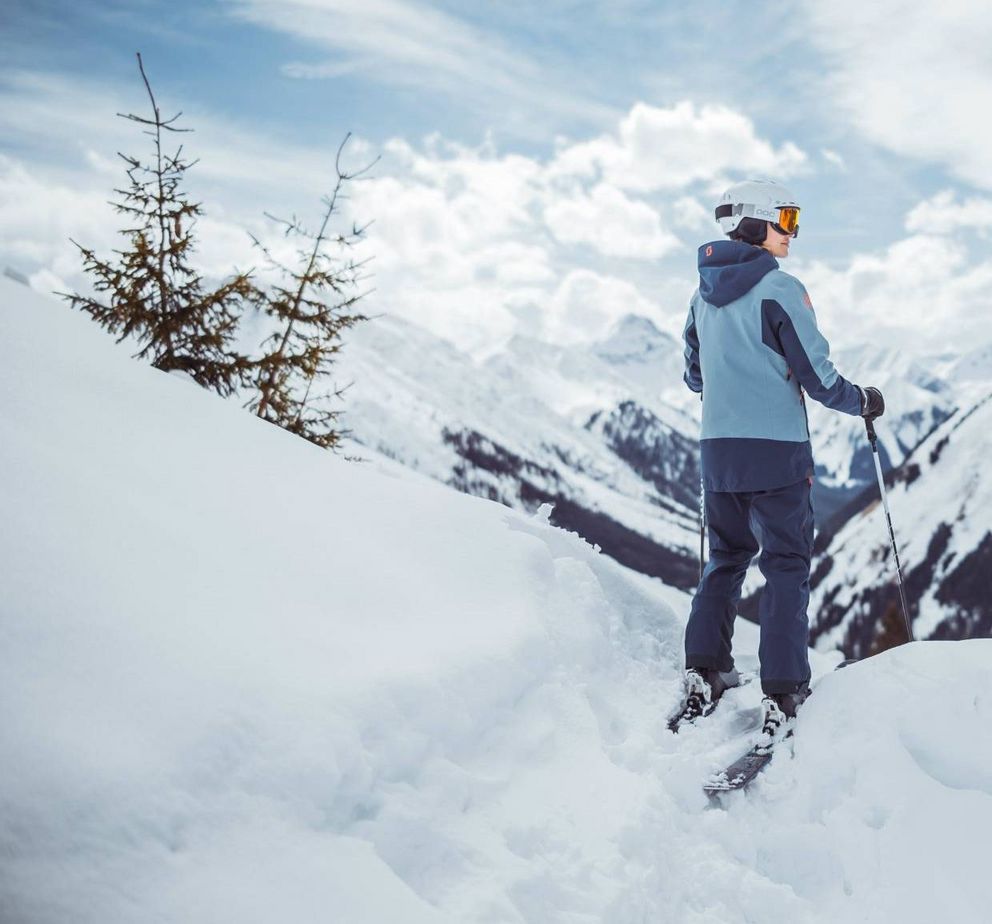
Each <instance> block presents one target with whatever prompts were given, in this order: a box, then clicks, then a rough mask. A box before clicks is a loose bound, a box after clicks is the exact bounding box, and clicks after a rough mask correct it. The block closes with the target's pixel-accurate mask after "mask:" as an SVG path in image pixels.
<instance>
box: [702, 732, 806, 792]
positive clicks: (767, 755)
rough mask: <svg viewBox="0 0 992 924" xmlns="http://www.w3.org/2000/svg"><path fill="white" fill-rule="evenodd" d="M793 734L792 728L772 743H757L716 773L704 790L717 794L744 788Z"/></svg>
mask: <svg viewBox="0 0 992 924" xmlns="http://www.w3.org/2000/svg"><path fill="white" fill-rule="evenodd" d="M791 736H792V729H789V731H788V732H787V733H786V734H785V735H784V736H783V737H782V739H781V740H780V741H776V742H775V743H774V744H772V745H767V744H756V745H754V747H752V748H751V750H749V751H748V752H747V753H746V754H742V755H741V756H740V757H738V758H737V760H735V761H734V762H733V763H732V764H731V765H730V766H729V767H727V768H726V769H724V770H721V771H720V772H719V773H716V774H714V775H713V776H712V777H711V778H710V780H709V781H708V782H707V783H706V785H705V786H703V792H705V793H706V794H707V795H710V796H715V795H717V794H718V793H721V792H732V791H733V790H736V789H744V788H745V787H746V786H747V785H748V783H750V782H751V780H753V779H754V778H755V777H756V776H757V775H758V774H759V773H760V772H761V771H762V770H764V769H765V767H767V766H768V764H769V763H771V759H772V757H774V756H775V748H776V747H777V746H778V745H779V744H781V742H782V741H786V740H788V739H789V738H790V737H791Z"/></svg>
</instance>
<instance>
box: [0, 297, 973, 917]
mask: <svg viewBox="0 0 992 924" xmlns="http://www.w3.org/2000/svg"><path fill="white" fill-rule="evenodd" d="M0 350H2V356H0V375H2V377H3V385H4V394H5V396H6V400H5V407H4V412H3V414H2V415H0V477H2V480H0V483H2V485H3V490H2V494H0V517H2V522H3V523H4V524H5V528H4V530H3V532H2V538H0V543H2V546H0V560H2V561H4V563H5V578H4V592H3V596H2V602H0V652H2V657H3V665H2V669H0V710H2V712H0V754H2V755H3V768H2V773H0V850H2V856H3V857H4V860H3V863H2V865H0V920H3V921H4V922H6V921H11V922H17V924H21V922H24V924H49V922H51V924H54V922H64V921H69V920H71V921H73V922H79V924H89V922H93V924H97V922H99V924H114V922H131V921H151V922H169V924H171V922H176V924H180V922H182V924H188V922H194V924H195V922H203V924H207V922H217V921H237V922H239V924H253V922H259V924H261V922H270V921H273V920H286V921H293V922H325V921H326V922H331V921H333V922H335V924H341V922H344V924H360V922H362V924H364V922H379V921H403V922H414V924H421V922H423V924H439V922H494V924H495V922H534V924H538V922H540V924H549V922H562V924H566V922H567V924H579V922H609V924H635V922H638V924H639V922H646V921H652V922H674V924H683V922H684V924H718V922H719V924H727V922H742V924H743V922H761V924H765V922H778V921H789V922H799V924H803V922H821V921H822V922H835V921H855V920H856V921H859V922H862V921H864V922H878V924H887V922H891V921H900V922H917V921H919V922H928V924H929V922H932V921H934V920H944V919H947V918H953V919H955V920H960V921H978V920H982V919H983V915H984V913H985V909H987V908H988V907H989V904H990V902H992V883H990V882H989V879H988V876H987V875H986V874H985V868H984V867H985V866H986V865H987V863H986V861H985V851H984V846H985V841H986V839H987V838H986V835H987V831H988V830H989V827H990V825H992V777H990V771H989V768H990V767H992V736H989V734H988V729H989V727H990V720H992V698H990V697H989V696H988V694H987V692H986V691H987V690H988V689H989V670H990V669H989V664H992V640H984V639H983V640H975V641H970V642H965V643H950V642H942V643H937V642H926V643H916V644H914V645H911V646H905V647H903V648H901V649H897V650H894V651H890V652H887V653H885V654H883V655H880V656H878V657H876V658H874V659H871V660H870V661H866V662H863V663H860V664H857V665H854V666H852V667H849V668H846V669H845V670H843V671H839V672H836V673H831V672H830V669H831V667H832V666H833V664H834V663H835V662H836V660H837V656H836V654H835V653H831V654H817V653H812V655H811V656H812V657H813V659H814V661H813V663H814V672H815V674H816V675H818V676H819V675H821V674H822V675H825V676H824V678H823V681H822V682H821V683H820V684H819V686H818V687H817V690H816V692H815V693H814V695H813V696H812V697H811V698H810V699H809V701H808V702H807V704H806V705H805V706H804V710H803V712H802V714H801V715H800V718H799V721H798V728H797V732H796V737H795V741H794V752H795V753H794V756H793V757H792V758H791V759H789V757H788V755H786V754H783V755H778V756H776V758H775V760H774V761H773V762H772V764H771V766H770V767H769V768H768V769H767V770H766V771H765V772H764V773H763V775H762V776H761V777H760V778H759V779H758V780H757V781H756V783H755V784H754V786H753V788H752V789H750V790H749V791H747V792H745V793H733V794H729V795H727V796H724V797H722V799H723V801H722V803H721V805H720V806H714V805H712V804H711V803H710V802H709V800H708V799H707V797H706V796H705V795H704V794H703V792H702V790H701V784H702V782H703V781H704V780H705V778H706V777H707V776H708V774H709V773H710V772H712V771H713V770H715V769H718V768H719V767H721V766H723V765H725V764H726V763H727V762H728V760H730V759H732V758H733V757H735V756H737V753H738V752H739V751H740V750H742V749H743V747H744V746H745V745H746V744H747V742H748V734H749V728H750V727H751V723H753V722H756V721H757V715H758V706H759V703H760V695H761V694H760V689H759V686H758V684H757V683H752V684H751V685H750V686H748V687H745V688H742V689H740V690H736V691H732V692H731V693H730V694H728V697H727V700H726V702H724V703H722V704H721V705H720V707H719V708H718V710H717V711H716V712H715V713H714V714H713V715H712V716H711V717H710V718H709V719H708V720H706V722H705V723H704V724H701V725H700V727H698V728H688V729H685V730H683V731H682V732H681V733H680V734H679V735H678V736H673V735H671V734H670V733H669V732H668V731H667V729H666V728H665V721H666V719H667V717H668V715H669V713H670V711H671V709H672V708H673V706H674V705H675V703H676V701H677V698H678V694H679V689H680V679H679V669H678V667H679V663H680V660H681V636H682V630H683V626H684V619H685V615H686V612H687V609H688V602H689V598H688V597H687V596H686V595H684V594H682V593H680V592H678V591H675V590H672V589H670V588H667V587H665V586H664V585H662V584H661V583H660V582H658V581H656V580H653V579H650V578H647V577H644V576H642V575H639V574H636V573H634V572H631V571H628V570H626V569H624V568H622V567H620V566H619V565H617V564H615V563H614V562H613V561H612V560H610V559H608V558H606V557H605V556H602V555H599V554H597V553H596V552H595V550H594V549H593V548H592V547H591V546H589V545H588V544H587V543H585V542H584V541H582V540H581V539H580V538H579V537H578V536H576V535H574V534H571V533H567V532H565V531H563V530H560V529H557V528H554V527H552V526H551V525H550V524H549V523H548V521H547V509H544V510H542V511H541V512H539V514H538V515H536V516H526V515H524V514H521V513H519V512H516V511H512V510H509V509H507V508H505V507H502V506H500V505H497V504H493V503H490V502H488V501H484V500H480V499H478V498H473V497H468V496H464V495H459V494H457V493H455V492H453V491H451V490H450V489H446V488H444V487H443V486H441V485H438V484H436V483H434V482H432V481H430V480H429V479H427V478H426V477H424V476H421V475H418V474H416V473H414V472H411V471H409V470H408V469H404V468H401V467H400V466H398V465H396V464H394V463H391V462H390V461H389V460H386V459H384V458H381V457H377V456H373V457H372V461H370V462H368V463H365V464H356V463H347V462H345V461H343V460H342V459H338V458H334V457H332V456H330V455H329V454H326V453H322V452H320V451H318V450H316V449H314V448H313V447H311V446H309V445H307V444H305V443H303V442H302V441H300V440H298V439H296V438H295V437H292V436H290V435H289V434H286V433H284V432H282V431H279V430H277V429H276V428H274V427H271V426H270V425H268V424H265V423H263V422H261V421H258V420H257V419H254V418H252V417H250V416H249V415H247V414H245V413H244V412H243V411H241V410H240V409H239V408H237V406H236V405H234V404H232V403H224V402H222V401H220V400H219V399H217V398H215V397H214V396H212V395H209V394H208V393H206V392H204V391H202V390H200V389H198V388H195V387H191V386H190V385H189V384H188V383H186V382H183V381H181V380H179V379H178V378H176V377H170V376H165V375H163V374H161V373H158V372H156V371H155V370H152V369H150V368H147V367H144V366H142V365H140V364H139V363H137V362H133V361H132V360H130V359H129V358H128V357H127V355H126V353H125V352H124V351H123V350H122V349H118V348H115V347H114V346H113V345H112V343H111V341H110V339H109V338H108V337H107V336H106V335H104V334H103V333H102V332H100V331H99V330H98V329H97V328H96V327H95V325H92V324H91V323H90V322H88V321H87V320H86V319H85V318H83V317H81V316H78V315H72V314H71V313H70V312H69V311H68V309H66V308H64V307H63V306H61V305H59V304H57V303H54V302H52V301H50V300H48V299H45V298H42V297H40V296H37V295H34V294H32V293H30V292H28V291H27V290H26V289H23V288H21V287H19V286H17V285H16V284H14V283H12V282H8V281H6V280H0ZM365 454H366V455H369V454H368V453H367V452H366V453H365ZM736 642H737V647H738V650H739V666H741V667H743V668H753V667H754V665H755V663H756V655H755V652H756V643H757V638H756V632H755V629H754V627H753V626H750V625H749V624H744V623H740V624H739V625H738V629H737V636H736Z"/></svg>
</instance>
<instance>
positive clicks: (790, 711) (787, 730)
mask: <svg viewBox="0 0 992 924" xmlns="http://www.w3.org/2000/svg"><path fill="white" fill-rule="evenodd" d="M809 692H810V691H809V685H808V684H803V685H802V686H801V687H800V688H799V689H798V690H796V691H795V692H793V693H771V694H768V695H766V696H765V697H764V699H762V701H761V705H762V706H763V707H764V710H765V718H764V722H763V723H762V725H761V739H760V740H759V742H758V747H759V748H761V749H762V750H768V751H770V750H771V749H772V748H773V747H775V745H776V744H777V743H778V742H779V741H784V740H785V739H786V738H788V737H789V736H790V735H791V734H792V731H793V723H794V722H795V719H796V712H797V711H798V709H799V707H800V706H801V705H802V704H803V702H804V700H805V699H806V697H807V696H809Z"/></svg>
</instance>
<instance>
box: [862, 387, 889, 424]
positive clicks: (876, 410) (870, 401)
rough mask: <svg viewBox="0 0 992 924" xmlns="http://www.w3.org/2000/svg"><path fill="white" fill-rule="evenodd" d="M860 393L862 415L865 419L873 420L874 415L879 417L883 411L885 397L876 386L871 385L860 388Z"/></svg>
mask: <svg viewBox="0 0 992 924" xmlns="http://www.w3.org/2000/svg"><path fill="white" fill-rule="evenodd" d="M861 395H862V401H861V416H862V417H864V418H866V419H867V420H874V419H875V418H876V417H881V416H882V415H883V414H884V413H885V399H884V398H883V397H882V393H881V392H880V391H879V390H878V389H877V388H873V387H872V386H871V385H869V386H868V387H867V388H862V389H861Z"/></svg>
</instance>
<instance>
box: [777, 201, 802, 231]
mask: <svg viewBox="0 0 992 924" xmlns="http://www.w3.org/2000/svg"><path fill="white" fill-rule="evenodd" d="M772 227H773V228H774V229H775V230H776V231H778V232H779V233H781V234H798V233H799V207H798V206H792V205H789V206H786V207H785V208H781V209H779V210H778V221H776V222H773V223H772Z"/></svg>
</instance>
